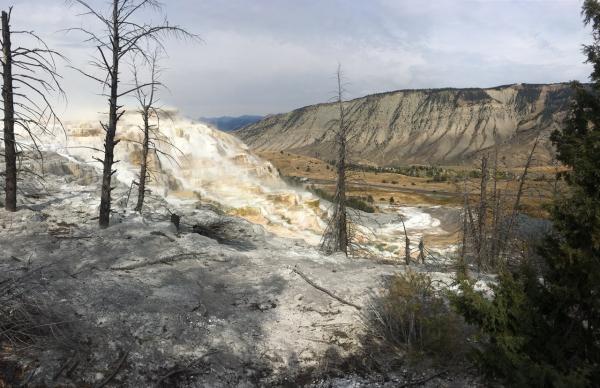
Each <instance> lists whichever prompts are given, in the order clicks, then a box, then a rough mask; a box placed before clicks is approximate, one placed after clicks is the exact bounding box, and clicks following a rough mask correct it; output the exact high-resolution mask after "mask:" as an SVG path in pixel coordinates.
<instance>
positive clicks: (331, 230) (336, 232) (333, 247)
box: [321, 65, 349, 255]
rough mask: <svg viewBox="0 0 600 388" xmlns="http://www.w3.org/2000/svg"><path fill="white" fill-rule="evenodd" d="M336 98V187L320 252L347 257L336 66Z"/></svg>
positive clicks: (342, 123) (344, 138)
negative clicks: (341, 254) (340, 253)
mask: <svg viewBox="0 0 600 388" xmlns="http://www.w3.org/2000/svg"><path fill="white" fill-rule="evenodd" d="M336 79H337V96H336V103H337V105H338V107H339V119H338V125H337V129H336V130H335V136H334V139H335V144H336V146H337V160H336V186H335V195H334V198H333V213H332V215H331V217H330V219H329V222H328V223H327V227H326V228H325V231H324V233H323V238H322V240H321V250H322V251H324V252H326V253H333V252H344V254H346V255H348V245H349V239H348V215H347V211H346V167H347V165H346V163H347V161H346V158H347V153H348V150H347V145H348V129H349V126H348V122H347V120H346V112H345V110H344V98H343V97H344V96H343V93H344V90H343V85H342V67H341V65H338V69H337V72H336Z"/></svg>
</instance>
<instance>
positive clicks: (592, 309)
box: [452, 0, 600, 387]
mask: <svg viewBox="0 0 600 388" xmlns="http://www.w3.org/2000/svg"><path fill="white" fill-rule="evenodd" d="M582 15H583V17H584V22H585V24H586V25H591V27H592V30H593V40H594V42H593V43H592V44H591V45H589V46H585V47H584V52H585V54H586V55H587V58H588V60H587V61H588V62H589V63H591V64H592V65H593V72H592V75H591V81H592V83H591V84H590V85H582V84H580V83H577V82H575V83H573V88H574V99H573V105H572V108H571V111H570V114H569V116H568V118H567V120H566V122H565V125H564V128H563V129H562V130H561V131H556V132H555V133H553V134H552V141H553V143H554V145H555V146H556V150H557V157H558V159H559V160H560V161H561V162H562V163H563V164H564V165H566V166H568V167H570V170H569V171H568V172H567V173H565V174H564V179H565V181H566V183H567V184H568V186H569V190H568V193H567V194H565V195H564V196H563V197H562V198H559V199H557V200H555V203H554V205H553V210H552V221H553V224H554V231H553V233H551V234H550V235H549V236H548V237H547V238H546V239H545V241H544V243H543V244H542V246H541V247H540V249H539V253H540V256H541V257H542V258H543V265H542V266H541V268H540V266H539V265H537V266H533V265H532V264H530V263H524V264H523V265H522V267H521V268H519V269H518V270H517V271H513V272H509V271H505V272H503V273H501V274H500V276H499V278H498V282H497V284H496V285H495V286H494V287H493V297H492V298H491V299H490V298H486V297H485V296H484V295H482V294H481V293H479V292H477V291H475V290H474V288H473V282H472V281H469V280H462V281H461V285H460V290H461V292H460V293H458V294H455V295H453V296H452V302H453V304H454V306H455V307H456V308H457V310H458V311H459V312H460V313H461V314H463V316H464V317H465V319H466V320H467V321H468V322H470V323H472V324H475V325H477V326H478V327H479V328H480V330H481V332H482V334H483V338H484V341H483V346H482V347H480V348H479V349H478V351H477V355H478V357H477V360H478V361H479V364H480V366H481V367H482V368H483V370H484V371H485V372H487V373H488V374H489V375H491V376H494V377H498V378H501V379H503V380H504V381H505V382H506V383H507V384H508V385H510V386H522V387H588V386H590V387H591V386H600V3H599V1H598V0H586V1H585V2H584V4H583V11H582Z"/></svg>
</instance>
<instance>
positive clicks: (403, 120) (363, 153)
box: [234, 83, 572, 166]
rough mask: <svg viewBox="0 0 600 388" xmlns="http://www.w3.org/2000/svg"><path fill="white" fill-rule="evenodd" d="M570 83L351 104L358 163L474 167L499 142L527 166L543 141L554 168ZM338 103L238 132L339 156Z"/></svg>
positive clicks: (262, 142) (393, 94) (274, 144)
mask: <svg viewBox="0 0 600 388" xmlns="http://www.w3.org/2000/svg"><path fill="white" fill-rule="evenodd" d="M571 94H572V92H571V88H570V84H569V83H553V84H526V83H525V84H523V83H520V84H509V85H500V86H495V87H491V88H429V89H402V90H395V91H387V92H381V93H376V94H371V95H367V96H363V97H358V98H355V99H352V100H348V101H345V102H344V107H345V109H346V112H347V117H348V119H349V120H350V122H351V128H350V132H351V133H350V135H351V136H352V137H355V138H357V142H356V143H355V144H354V145H352V146H351V156H352V159H353V161H355V162H359V163H368V164H377V165H381V166H391V165H399V164H473V163H474V162H475V161H476V160H477V159H478V158H479V156H480V155H481V153H482V152H486V150H489V149H490V148H491V147H493V146H494V145H496V144H497V145H498V146H499V152H500V153H501V154H504V156H505V164H506V165H508V166H517V165H522V164H523V163H524V161H525V159H526V155H527V153H528V151H529V149H530V148H531V146H532V144H533V142H534V140H535V138H536V137H538V136H540V137H541V141H540V144H539V146H538V152H537V155H536V157H537V158H538V159H539V160H540V161H541V162H542V163H550V162H551V160H552V159H553V149H552V145H551V144H550V141H549V139H548V135H549V133H551V132H552V131H553V130H554V129H557V128H559V127H560V125H561V122H562V119H563V118H564V116H565V114H566V112H567V108H568V102H569V99H570V96H571ZM333 104H335V103H331V102H328V103H321V104H313V105H307V106H305V107H301V108H298V109H295V110H293V111H291V112H288V113H282V114H276V115H271V116H268V117H265V118H264V119H262V120H261V121H258V122H257V123H253V124H250V125H246V126H244V127H242V128H240V129H238V130H237V131H235V132H234V134H235V135H236V136H239V137H240V138H241V139H242V140H243V141H244V142H246V143H247V144H248V145H249V146H250V147H251V148H253V149H255V150H257V151H283V150H286V151H290V152H296V153H299V154H303V155H307V156H312V157H318V158H320V159H323V160H330V159H333V158H334V154H333V150H334V147H332V146H333V139H332V136H331V132H332V131H331V129H332V128H333V126H334V125H335V120H336V117H337V116H336V112H335V110H334V109H332V106H333Z"/></svg>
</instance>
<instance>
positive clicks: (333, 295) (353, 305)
mask: <svg viewBox="0 0 600 388" xmlns="http://www.w3.org/2000/svg"><path fill="white" fill-rule="evenodd" d="M292 271H293V272H295V273H297V274H298V275H299V276H300V277H301V278H302V279H304V281H306V283H308V284H310V285H311V286H313V287H314V288H316V289H317V290H319V291H321V292H324V293H326V294H327V295H329V296H330V297H332V298H333V299H335V300H337V301H338V302H340V303H343V304H345V305H348V306H352V307H354V308H355V309H357V310H359V311H360V310H362V307H360V306H358V305H355V304H354V303H352V302H348V301H347V300H345V299H342V298H340V297H339V296H337V295H335V294H334V293H333V292H331V291H329V290H327V289H325V288H323V287H321V286H319V285H318V284H316V283H315V282H313V281H312V280H310V279H309V278H308V276H306V275H305V274H304V273H302V271H300V270H299V269H298V268H296V267H294V269H292Z"/></svg>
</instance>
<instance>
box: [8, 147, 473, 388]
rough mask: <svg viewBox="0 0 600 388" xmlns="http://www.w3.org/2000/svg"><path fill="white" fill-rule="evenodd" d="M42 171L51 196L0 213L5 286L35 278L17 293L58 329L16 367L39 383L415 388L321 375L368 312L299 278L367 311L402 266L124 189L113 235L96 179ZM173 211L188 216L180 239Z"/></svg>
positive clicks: (451, 380) (28, 189)
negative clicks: (138, 203)
mask: <svg viewBox="0 0 600 388" xmlns="http://www.w3.org/2000/svg"><path fill="white" fill-rule="evenodd" d="M46 163H47V165H48V166H49V168H48V174H47V175H46V180H45V182H44V185H43V187H38V186H35V185H22V187H23V189H24V195H22V196H21V198H22V203H21V204H20V210H19V211H18V212H16V213H8V212H5V211H4V210H0V247H1V249H0V274H2V275H1V276H2V279H5V278H6V279H7V278H14V277H16V276H20V275H22V274H24V273H28V272H30V271H37V272H36V273H37V274H39V276H37V277H35V287H34V284H23V285H22V287H23V290H24V291H25V292H31V290H32V289H34V288H35V289H36V290H37V291H36V292H37V293H38V294H37V296H36V298H37V300H38V301H39V302H40V303H42V302H43V303H45V305H47V306H49V307H48V308H50V309H53V310H56V311H61V314H62V316H63V317H64V323H63V324H61V325H59V327H61V328H62V329H61V332H60V333H59V335H58V337H57V341H56V342H52V345H48V346H45V347H43V348H41V349H36V348H32V349H29V350H27V351H26V352H25V353H24V354H21V355H20V356H19V357H18V358H17V359H16V361H18V362H19V363H20V364H21V365H22V366H23V367H24V368H25V370H26V372H27V374H31V373H33V374H32V376H33V377H32V379H31V381H30V383H31V384H39V385H42V386H53V385H55V384H62V386H96V385H98V384H99V383H101V382H102V381H103V380H105V379H107V378H110V377H111V376H112V375H113V374H114V373H116V374H115V375H114V377H113V378H112V379H111V381H110V383H109V384H108V385H109V386H120V387H151V386H180V387H232V386H234V387H235V386H238V387H247V386H273V385H282V386H297V385H300V384H305V385H309V386H311V385H312V386H335V387H349V386H352V387H358V386H397V385H398V383H399V382H401V381H407V380H411V379H413V378H414V377H415V375H414V374H411V373H407V374H406V375H402V374H400V375H398V376H395V377H389V376H387V377H385V378H384V377H383V376H382V375H377V374H373V375H369V376H358V375H354V374H351V373H349V372H348V373H347V372H340V373H341V377H331V376H329V377H327V376H325V377H319V374H318V373H317V372H319V370H324V371H326V370H330V369H331V367H332V365H333V366H335V365H338V364H340V365H341V364H342V363H343V362H344V360H345V359H346V358H347V357H351V356H352V355H353V354H358V353H359V352H360V344H359V340H358V338H359V336H360V334H361V332H362V324H361V319H360V312H359V311H358V310H356V309H355V308H353V307H351V306H348V305H345V304H342V303H340V302H338V301H337V300H334V299H332V298H330V297H329V296H327V295H326V294H324V293H323V292H321V291H319V290H317V289H315V288H314V287H312V286H310V285H309V284H308V283H307V282H306V281H304V280H303V279H302V278H300V277H299V276H298V275H296V274H295V273H294V272H293V271H292V269H293V268H298V269H301V271H303V272H304V273H305V274H306V275H307V276H309V277H310V278H311V279H312V280H313V281H314V282H315V283H317V284H320V285H322V286H325V287H327V288H328V289H329V290H331V291H332V292H334V293H336V294H337V295H339V296H341V297H343V298H344V299H346V300H349V301H351V302H353V303H356V304H358V305H362V304H364V302H365V300H366V298H367V296H368V294H369V293H371V292H375V293H376V292H378V289H379V286H380V284H381V283H380V282H381V279H382V278H384V277H386V276H389V275H390V274H392V273H394V272H396V271H401V270H403V267H402V266H397V265H390V264H378V263H374V262H372V261H367V260H358V259H357V260H349V259H347V258H346V257H344V256H340V255H337V256H336V255H334V256H322V255H321V254H319V253H318V252H317V251H316V250H315V248H314V247H312V246H309V245H307V244H306V243H305V242H303V241H302V240H292V239H284V238H279V237H276V236H274V235H272V234H270V233H268V232H266V231H265V230H264V229H263V228H262V227H261V226H257V225H254V224H251V223H249V222H248V221H245V220H243V219H240V218H236V217H231V216H226V215H224V214H221V213H220V212H219V211H218V209H216V208H214V207H209V206H203V205H198V206H195V207H185V208H177V207H175V206H173V205H171V204H168V203H167V202H165V201H164V200H162V199H161V198H160V197H156V196H149V197H148V202H147V208H146V210H145V211H144V213H143V214H142V215H139V214H137V213H134V212H132V211H130V210H128V209H125V208H124V203H125V199H126V197H127V192H128V187H126V186H124V185H122V184H118V185H117V187H116V188H115V190H114V198H115V204H118V205H116V206H115V208H114V210H115V214H114V215H113V218H112V225H111V226H110V227H109V228H108V229H104V230H100V229H98V226H97V219H96V216H97V206H98V203H99V198H98V192H99V190H98V189H97V182H98V181H97V179H98V176H97V174H95V171H94V170H93V168H91V167H90V168H86V167H85V166H81V165H80V166H79V167H77V168H75V167H74V166H72V165H70V162H69V161H67V160H64V159H63V158H62V157H59V156H57V155H55V154H48V156H47V160H46ZM94 182H95V183H94ZM132 207H133V203H132V201H131V200H130V202H129V208H132ZM170 212H176V213H177V214H179V215H181V224H182V227H181V230H180V231H179V232H177V231H176V230H175V229H174V227H173V226H172V225H171V224H170V222H169V219H170ZM216 223H219V224H220V225H226V227H225V228H223V227H221V228H219V233H222V234H221V235H218V236H213V237H215V238H209V237H206V236H203V235H200V234H198V233H194V232H193V230H194V225H202V226H203V228H202V230H210V228H211V227H212V226H213V225H215V224H216ZM434 276H438V277H439V278H440V279H447V278H448V275H447V274H444V273H438V274H434ZM2 279H0V280H2ZM324 360H327V362H326V364H327V368H325V367H324ZM121 361H122V362H121ZM65 365H67V366H68V368H64V369H63V367H64V366H65ZM307 370H310V371H313V372H315V373H316V374H307V373H306V371H307ZM59 372H60V373H59ZM419 376H420V375H419ZM419 376H417V377H419ZM386 381H387V382H386ZM474 381H475V380H473V377H472V376H469V375H465V376H462V375H459V376H458V377H457V376H443V377H441V378H436V379H433V380H431V382H430V383H428V384H431V386H464V384H467V385H470V384H471V383H473V382H474ZM461 384H462V385H461Z"/></svg>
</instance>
